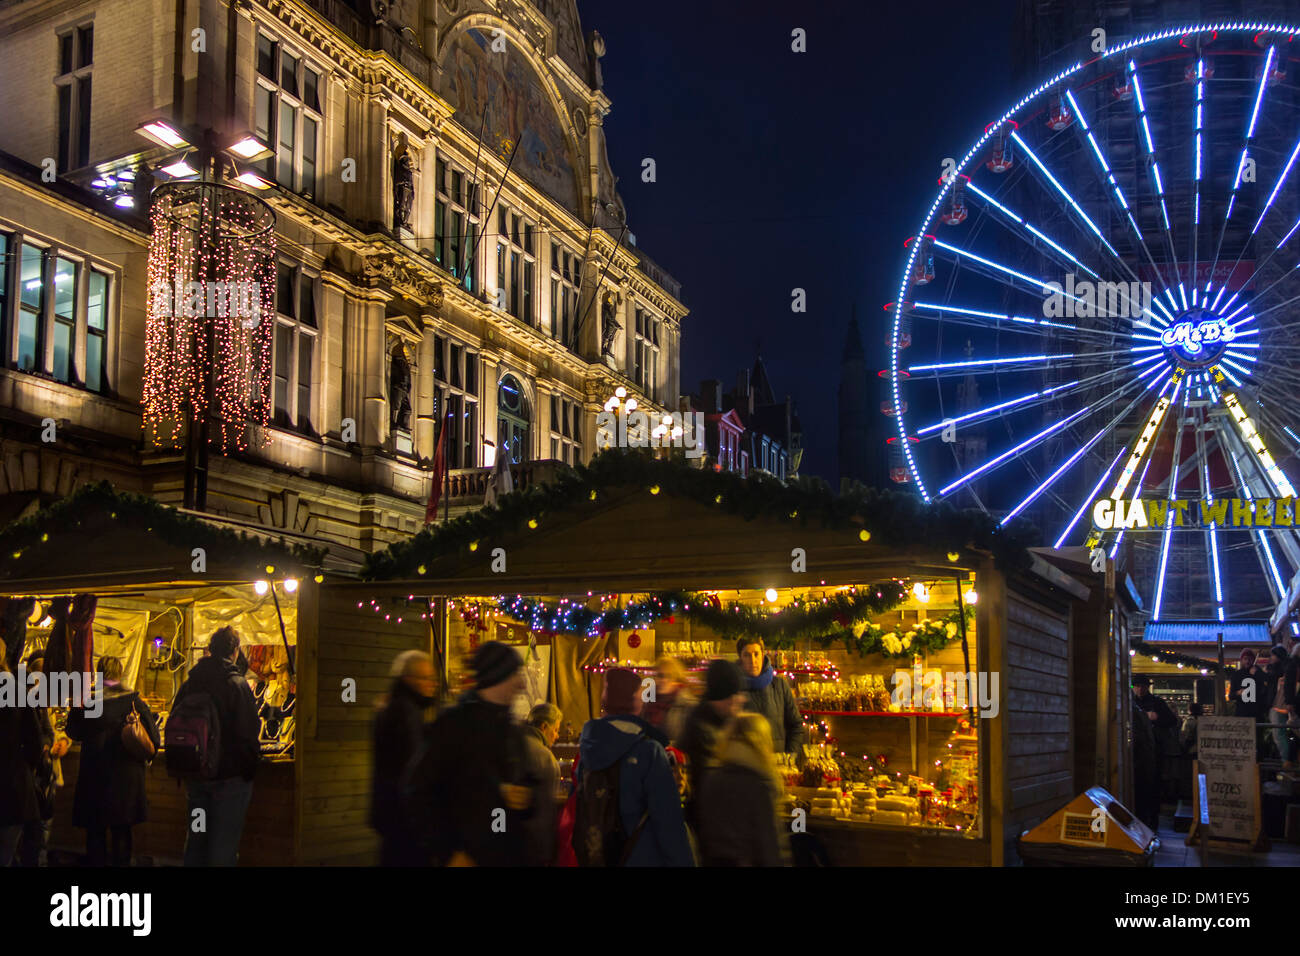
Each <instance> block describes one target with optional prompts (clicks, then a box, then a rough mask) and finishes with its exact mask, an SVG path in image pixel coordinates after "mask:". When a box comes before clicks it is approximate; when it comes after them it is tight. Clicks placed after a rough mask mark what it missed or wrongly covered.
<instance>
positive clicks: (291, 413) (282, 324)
mask: <svg viewBox="0 0 1300 956" xmlns="http://www.w3.org/2000/svg"><path fill="white" fill-rule="evenodd" d="M275 311H276V325H275V338H274V341H273V343H272V349H273V355H272V359H271V366H272V371H273V383H272V396H271V397H272V401H273V402H274V409H275V423H276V424H277V425H278V426H280V427H281V428H293V429H297V430H299V431H302V432H306V433H309V434H313V431H312V428H313V426H312V394H313V393H312V373H313V371H314V368H315V365H314V363H315V354H316V326H317V324H318V319H317V317H316V278H315V277H314V276H311V275H309V274H307V273H306V272H305V271H304V270H303V269H302V268H301V267H298V266H291V265H287V264H285V263H279V264H277V266H276V275H275Z"/></svg>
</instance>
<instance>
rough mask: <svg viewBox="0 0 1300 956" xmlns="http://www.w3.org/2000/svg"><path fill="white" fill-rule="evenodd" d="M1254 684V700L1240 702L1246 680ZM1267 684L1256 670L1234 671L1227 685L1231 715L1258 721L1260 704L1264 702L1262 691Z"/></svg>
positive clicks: (1262, 675) (1255, 668)
mask: <svg viewBox="0 0 1300 956" xmlns="http://www.w3.org/2000/svg"><path fill="white" fill-rule="evenodd" d="M1248 677H1249V678H1250V679H1252V680H1253V681H1254V682H1255V690H1254V698H1255V699H1254V700H1242V699H1241V691H1242V684H1243V682H1244V681H1245V680H1246V678H1248ZM1267 683H1268V680H1267V677H1266V676H1265V674H1264V673H1263V672H1262V671H1261V670H1260V669H1259V668H1258V667H1252V668H1250V669H1249V670H1241V669H1240V668H1238V669H1236V670H1234V671H1233V672H1232V675H1231V680H1230V683H1229V687H1230V691H1229V694H1228V699H1229V700H1231V701H1232V704H1233V715H1234V716H1236V717H1250V718H1252V719H1255V720H1258V719H1259V714H1260V702H1261V701H1263V700H1264V691H1265V687H1266V685H1267Z"/></svg>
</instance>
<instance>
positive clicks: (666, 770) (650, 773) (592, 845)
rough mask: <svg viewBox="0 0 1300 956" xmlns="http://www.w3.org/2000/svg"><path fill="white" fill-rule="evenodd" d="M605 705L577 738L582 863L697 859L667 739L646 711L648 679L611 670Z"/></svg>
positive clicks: (577, 837)
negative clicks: (643, 715) (645, 681)
mask: <svg viewBox="0 0 1300 956" xmlns="http://www.w3.org/2000/svg"><path fill="white" fill-rule="evenodd" d="M601 707H602V709H603V710H604V713H605V716H604V717H602V718H600V719H599V720H589V721H587V723H586V724H585V725H584V726H583V728H582V737H581V739H580V741H579V744H578V751H579V758H580V759H579V761H578V768H577V779H578V790H577V814H576V816H577V819H576V822H575V824H574V828H573V849H574V852H575V853H576V854H577V857H578V864H579V865H580V866H694V865H695V859H694V856H693V855H692V853H691V845H690V840H689V838H688V837H687V835H686V822H685V820H684V819H683V817H682V804H681V799H680V795H679V793H678V789H677V781H676V779H675V777H674V776H673V770H672V766H671V764H670V763H669V761H668V755H667V753H666V752H665V751H664V747H666V746H667V744H668V739H667V738H666V737H665V736H664V735H663V734H662V733H661V732H660V731H658V730H657V729H655V728H654V727H652V726H651V725H650V724H649V723H648V722H646V721H645V720H642V719H641V717H640V714H641V708H642V696H641V678H640V677H638V676H637V675H636V674H635V673H634V672H632V671H630V670H627V669H625V668H614V669H613V670H611V671H608V672H607V673H606V674H605V689H604V692H603V694H602V695H601Z"/></svg>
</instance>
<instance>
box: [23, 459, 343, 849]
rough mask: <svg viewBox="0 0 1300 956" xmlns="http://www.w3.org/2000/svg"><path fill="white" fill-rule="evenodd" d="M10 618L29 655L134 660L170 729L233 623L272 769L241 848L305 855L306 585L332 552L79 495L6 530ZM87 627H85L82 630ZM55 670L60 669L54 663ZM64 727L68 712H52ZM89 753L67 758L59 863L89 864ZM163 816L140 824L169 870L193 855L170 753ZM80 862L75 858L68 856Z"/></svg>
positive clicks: (155, 802) (138, 841) (77, 668)
mask: <svg viewBox="0 0 1300 956" xmlns="http://www.w3.org/2000/svg"><path fill="white" fill-rule="evenodd" d="M0 553H3V554H4V555H5V556H6V558H7V559H8V560H6V561H5V562H4V563H3V566H2V570H0V611H2V612H3V625H0V626H2V627H3V631H4V633H3V637H4V639H5V641H6V643H7V644H9V645H11V646H14V645H17V646H20V647H21V648H22V651H21V659H23V660H26V659H27V658H28V657H29V656H30V655H31V654H32V653H34V652H43V653H45V654H46V658H47V667H48V666H49V663H50V662H51V661H52V660H53V659H55V658H57V659H59V660H61V661H63V662H64V663H62V664H56V668H57V669H60V670H63V669H66V670H69V671H73V672H81V671H88V672H90V673H95V672H102V666H101V661H102V660H103V658H104V657H106V656H111V657H115V658H117V659H118V660H119V661H121V662H122V664H123V680H122V683H123V685H124V686H126V687H130V688H132V689H134V690H136V691H138V692H139V694H140V696H141V698H142V699H143V700H144V702H145V703H146V704H148V706H149V707H150V709H151V710H152V711H153V712H154V713H155V714H156V715H158V717H159V721H160V728H161V727H163V726H165V723H166V718H167V714H168V712H169V710H170V707H171V702H172V699H173V697H174V696H175V693H176V691H177V690H178V689H179V687H180V685H181V683H182V682H183V681H184V679H185V675H186V673H187V672H188V669H189V667H190V666H192V665H193V664H194V663H195V662H196V661H197V660H198V659H199V658H200V657H202V656H203V654H204V652H205V650H206V647H207V641H208V639H209V637H210V635H211V634H212V632H213V631H214V630H216V629H217V628H219V627H222V626H225V625H231V626H233V627H234V628H235V629H236V630H237V631H238V632H239V634H240V637H241V639H242V642H243V645H244V653H245V657H246V658H247V664H248V670H247V675H246V676H247V679H248V680H249V684H250V687H251V689H252V690H253V692H254V695H255V698H256V699H257V701H258V708H259V721H260V729H261V746H262V752H263V763H264V765H263V766H262V767H261V768H260V769H259V772H258V776H257V779H256V782H255V786H254V791H253V801H252V804H251V806H250V808H249V813H248V818H247V823H246V826H245V830H244V837H243V842H242V845H241V858H242V859H243V860H244V862H247V863H254V864H256V863H263V864H285V863H291V862H293V859H294V841H295V835H296V832H295V821H296V802H297V796H296V775H297V768H296V765H295V739H296V722H297V720H296V680H297V678H296V670H295V663H296V661H295V659H296V656H297V653H296V651H297V634H298V621H297V615H298V584H299V582H300V581H304V576H307V577H306V579H305V583H307V584H313V585H314V583H315V582H314V581H312V580H311V577H312V576H314V571H313V565H314V564H316V563H317V562H318V561H319V557H320V556H319V554H318V553H317V552H314V551H309V550H304V549H301V548H299V549H294V548H291V547H287V546H283V545H280V544H274V543H268V542H266V541H263V540H259V539H257V538H253V537H249V536H244V535H240V534H238V533H235V532H233V531H230V530H228V529H223V528H217V527H214V526H213V525H211V524H209V523H207V522H205V521H202V520H199V519H197V518H195V517H192V516H189V515H185V514H183V513H180V512H177V511H175V510H174V509H170V508H167V507H165V506H162V505H160V504H158V503H157V502H154V501H152V500H151V499H147V498H142V497H139V496H134V495H122V494H118V493H116V492H114V491H112V489H110V488H108V487H107V486H106V485H96V486H88V487H86V488H83V489H82V490H81V491H79V492H77V493H76V494H74V495H73V496H71V497H69V498H67V499H64V500H63V501H61V502H59V503H57V504H55V505H53V506H52V507H50V508H47V509H45V510H43V511H39V512H37V513H35V514H34V515H33V516H31V517H29V518H27V519H25V520H23V521H21V522H17V523H15V524H11V525H10V526H8V527H7V528H5V529H3V531H0ZM78 622H80V623H81V624H82V625H84V626H74V624H77V623H78ZM51 669H54V668H51ZM51 716H52V719H53V722H54V723H55V725H56V727H60V728H61V727H62V725H63V724H64V723H65V722H66V718H67V710H66V709H64V708H56V709H54V710H53V711H52V715H51ZM78 749H79V748H78V746H77V745H76V744H74V745H73V747H72V750H71V751H70V753H69V754H68V755H67V756H66V757H64V758H63V763H62V769H63V776H64V781H65V785H64V786H63V788H62V789H61V790H60V791H59V792H58V795H57V798H56V809H55V817H54V830H53V833H52V835H51V839H50V846H51V850H52V851H53V852H54V853H56V854H68V855H71V856H76V855H79V854H80V853H81V852H82V851H83V849H84V845H85V834H84V831H82V830H80V829H77V828H75V827H74V826H73V825H72V799H73V794H74V791H75V787H76V780H77V773H78V769H79V757H78ZM146 787H147V795H148V800H149V820H148V822H147V823H145V824H142V825H140V826H137V827H136V828H135V840H134V843H135V853H136V856H137V859H138V858H141V857H151V858H153V859H154V860H155V861H156V862H160V863H166V862H177V861H179V859H180V858H181V854H182V850H183V847H184V841H185V828H186V826H187V820H186V807H185V790H184V787H183V786H180V785H179V784H178V783H177V781H176V780H174V779H173V778H171V777H169V776H168V775H167V771H166V765H165V755H164V754H163V753H159V754H158V756H157V758H156V759H155V760H154V761H153V763H152V764H150V766H149V767H148V768H147V771H146ZM65 858H66V857H65Z"/></svg>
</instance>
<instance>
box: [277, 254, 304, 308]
mask: <svg viewBox="0 0 1300 956" xmlns="http://www.w3.org/2000/svg"><path fill="white" fill-rule="evenodd" d="M275 311H277V312H279V313H280V314H281V315H288V316H292V317H294V318H297V317H298V316H297V313H296V312H294V310H293V270H292V269H290V268H289V267H288V266H282V265H278V266H276V268H275Z"/></svg>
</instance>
